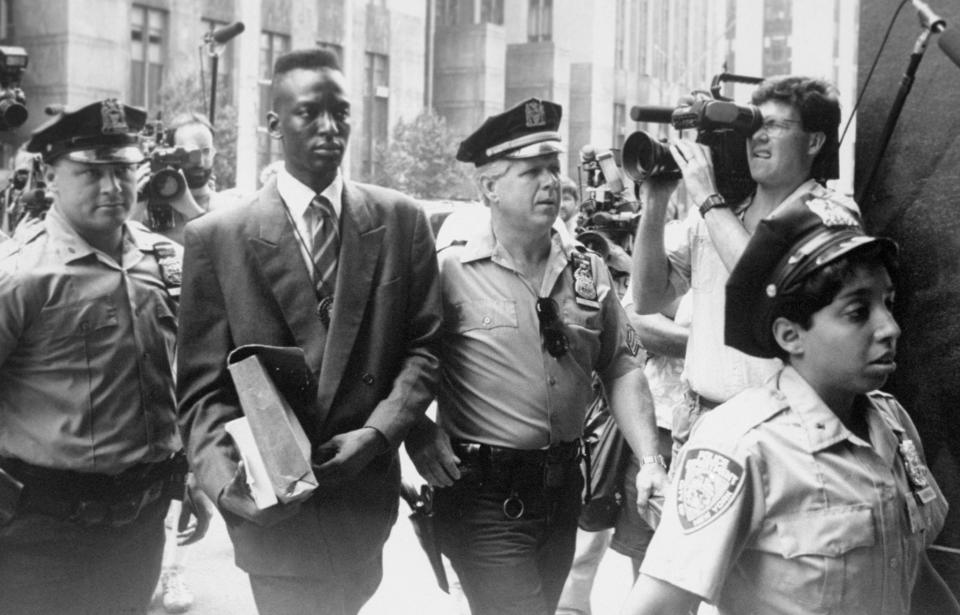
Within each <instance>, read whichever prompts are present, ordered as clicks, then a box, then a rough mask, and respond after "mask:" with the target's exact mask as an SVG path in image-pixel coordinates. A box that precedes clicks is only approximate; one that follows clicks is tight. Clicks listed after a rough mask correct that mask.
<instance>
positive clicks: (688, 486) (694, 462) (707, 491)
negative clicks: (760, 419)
mask: <svg viewBox="0 0 960 615" xmlns="http://www.w3.org/2000/svg"><path fill="white" fill-rule="evenodd" d="M742 483H743V467H742V466H740V464H738V463H737V462H736V461H734V460H733V459H730V458H729V457H727V456H726V455H723V454H721V453H718V452H716V451H712V450H709V449H705V448H695V449H691V450H689V451H687V453H686V455H684V459H683V467H682V468H681V469H680V481H679V483H678V485H677V487H678V488H677V513H678V516H679V517H680V525H681V526H683V531H684V533H686V534H690V533H692V532H695V531H697V530H699V529H700V528H702V527H703V526H705V525H707V524H708V523H710V522H711V521H713V520H714V519H716V518H717V517H718V516H720V514H721V513H723V512H724V511H725V510H727V509H728V508H730V506H731V505H732V504H733V501H734V497H735V496H736V494H737V491H739V488H740V485H741V484H742Z"/></svg>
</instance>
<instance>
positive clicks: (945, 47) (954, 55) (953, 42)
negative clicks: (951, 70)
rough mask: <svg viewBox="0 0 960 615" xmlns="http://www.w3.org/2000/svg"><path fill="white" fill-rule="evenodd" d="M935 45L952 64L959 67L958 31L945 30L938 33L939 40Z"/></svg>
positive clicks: (959, 36) (959, 43)
mask: <svg viewBox="0 0 960 615" xmlns="http://www.w3.org/2000/svg"><path fill="white" fill-rule="evenodd" d="M937 45H939V46H940V50H941V51H942V52H943V53H945V54H947V57H948V58H950V60H951V61H952V62H953V63H954V64H956V65H957V66H960V31H957V30H955V29H953V28H947V29H946V30H944V31H943V32H941V33H940V40H938V41H937Z"/></svg>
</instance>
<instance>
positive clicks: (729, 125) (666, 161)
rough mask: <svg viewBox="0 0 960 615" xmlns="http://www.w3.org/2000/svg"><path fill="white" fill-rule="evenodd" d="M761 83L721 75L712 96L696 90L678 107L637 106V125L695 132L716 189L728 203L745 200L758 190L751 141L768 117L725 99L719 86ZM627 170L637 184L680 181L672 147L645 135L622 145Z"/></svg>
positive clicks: (632, 114) (640, 133)
mask: <svg viewBox="0 0 960 615" xmlns="http://www.w3.org/2000/svg"><path fill="white" fill-rule="evenodd" d="M724 81H735V82H739V83H750V84H756V83H760V82H761V81H762V79H759V78H757V77H745V76H742V75H732V74H729V73H722V74H719V75H716V76H715V77H714V78H713V81H712V83H711V88H710V92H703V91H694V92H692V93H691V96H690V97H687V98H685V99H683V100H681V104H680V105H679V106H678V107H677V108H675V109H670V108H669V107H645V106H639V107H633V108H632V109H631V110H630V118H631V119H633V120H634V121H635V122H655V123H663V124H666V123H669V124H673V127H674V128H676V129H677V130H686V129H690V128H692V129H696V130H697V143H701V144H703V145H706V146H707V147H708V148H710V156H711V158H712V160H713V168H714V176H715V177H716V180H717V189H718V190H719V192H720V194H721V195H723V197H724V198H725V199H726V200H727V202H729V203H738V202H740V201H742V200H743V199H745V198H746V197H747V196H748V195H750V193H752V192H753V190H754V188H755V187H756V182H754V181H753V178H752V177H751V176H750V166H749V163H748V161H747V147H746V142H747V139H748V138H749V137H750V136H751V135H752V134H753V133H755V132H756V131H757V130H758V129H759V128H760V127H761V126H762V125H763V115H762V114H761V113H760V109H758V108H757V107H755V106H754V105H739V104H736V103H734V102H731V101H730V100H729V99H727V98H724V97H722V96H720V83H722V82H724ZM623 170H624V172H625V173H626V174H627V175H628V176H629V177H630V178H631V179H633V180H634V181H637V182H642V181H643V180H645V179H646V178H648V177H654V176H666V177H676V178H679V177H680V169H679V167H678V166H677V163H676V161H675V160H674V159H673V155H672V154H671V153H670V148H669V147H668V146H667V145H665V144H664V143H661V142H659V141H658V140H656V139H654V138H653V137H652V136H650V135H649V134H647V133H646V132H644V131H642V130H638V131H636V132H634V133H633V134H631V135H630V136H629V137H627V140H626V141H625V142H624V144H623Z"/></svg>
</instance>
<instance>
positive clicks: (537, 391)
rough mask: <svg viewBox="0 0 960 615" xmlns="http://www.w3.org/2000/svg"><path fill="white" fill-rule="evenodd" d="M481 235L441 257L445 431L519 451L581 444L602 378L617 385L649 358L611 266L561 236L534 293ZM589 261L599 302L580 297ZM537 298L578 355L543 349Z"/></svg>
mask: <svg viewBox="0 0 960 615" xmlns="http://www.w3.org/2000/svg"><path fill="white" fill-rule="evenodd" d="M472 231H473V232H472V233H471V234H470V235H469V237H468V238H467V239H466V240H464V241H455V240H451V243H450V244H449V245H447V246H440V251H439V259H440V277H441V283H442V289H443V307H444V326H443V336H442V337H443V340H442V356H441V366H442V380H441V390H440V395H439V397H438V406H439V411H438V421H439V423H440V424H441V425H442V426H443V427H444V428H445V429H446V430H447V432H448V433H449V434H450V435H451V437H453V438H457V439H464V440H472V441H479V442H484V443H487V444H492V445H496V446H504V447H510V448H518V449H537V448H543V447H546V446H548V445H550V444H554V443H558V442H569V441H572V440H575V439H577V438H579V437H580V435H581V434H582V431H583V420H584V413H585V412H586V409H587V408H588V406H589V405H590V401H591V400H592V399H593V396H594V392H593V389H592V386H591V383H592V374H593V372H594V371H596V372H597V373H598V374H599V375H600V377H601V378H602V379H603V380H604V381H605V382H608V383H609V382H610V381H612V380H613V379H615V378H617V377H619V376H621V375H623V374H625V373H627V372H629V371H631V370H634V369H641V368H642V366H643V360H644V358H645V354H644V351H643V349H642V348H641V347H640V342H639V338H638V337H637V335H636V333H635V332H634V330H633V328H632V327H631V326H630V324H629V321H628V320H627V315H626V313H625V312H624V311H623V307H622V306H621V305H620V301H619V299H618V297H617V293H616V290H615V289H614V288H613V286H612V284H611V278H610V275H609V272H608V270H607V268H606V266H605V265H604V264H603V260H602V259H601V258H600V257H599V256H597V255H596V254H593V253H590V252H588V251H586V250H585V249H584V248H583V247H582V246H579V245H578V244H575V242H574V241H573V239H572V238H570V236H569V235H568V234H565V233H559V232H557V231H552V239H551V247H550V255H549V258H548V261H547V266H546V271H545V274H544V278H543V282H542V285H541V287H540V288H539V289H534V288H533V287H532V286H531V284H530V282H529V281H527V280H526V278H524V277H523V276H522V275H521V274H520V272H519V270H518V268H517V267H515V266H514V264H513V260H512V258H511V257H510V254H509V253H508V252H507V251H506V250H505V249H504V248H503V246H502V245H500V244H499V243H498V242H497V241H496V238H495V237H494V235H493V232H492V230H491V227H490V224H489V222H487V223H486V224H479V225H477V226H475V227H474V229H472ZM583 259H586V262H587V263H589V268H590V276H591V277H592V280H593V284H594V287H595V289H596V296H595V297H593V298H589V297H583V296H580V295H578V294H577V292H576V291H575V289H574V271H575V269H576V268H577V267H578V263H582V262H583ZM582 288H583V287H582V286H581V290H582ZM587 294H588V295H589V293H587ZM538 297H550V298H552V299H553V300H554V301H555V302H556V303H557V306H558V308H559V309H558V312H559V317H560V319H561V320H562V323H563V331H564V333H565V335H566V336H567V339H568V340H569V351H568V352H567V353H566V354H564V355H563V356H561V357H559V358H555V357H553V356H551V355H550V354H549V353H548V352H547V350H546V349H545V347H544V343H543V339H542V336H541V332H540V326H539V321H538V318H537V313H536V302H537V299H538Z"/></svg>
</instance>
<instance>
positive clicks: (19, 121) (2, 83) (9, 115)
mask: <svg viewBox="0 0 960 615" xmlns="http://www.w3.org/2000/svg"><path fill="white" fill-rule="evenodd" d="M27 60H28V56H27V52H26V50H25V49H24V48H23V47H9V46H0V130H11V129H14V128H19V127H20V126H22V125H23V123H24V122H26V121H27V97H26V96H25V95H24V93H23V90H21V89H20V79H22V78H23V71H24V70H25V69H26V68H27Z"/></svg>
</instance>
